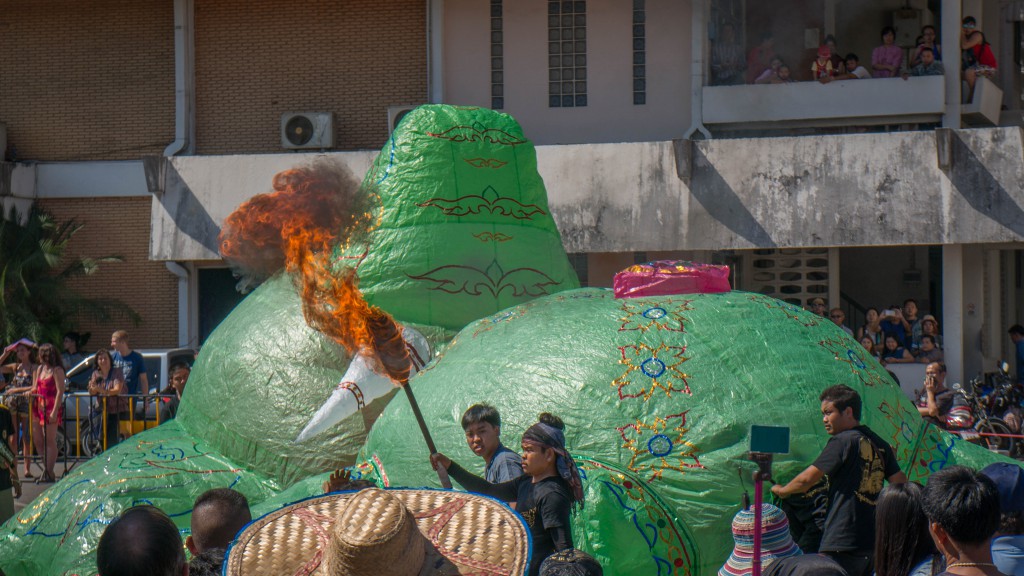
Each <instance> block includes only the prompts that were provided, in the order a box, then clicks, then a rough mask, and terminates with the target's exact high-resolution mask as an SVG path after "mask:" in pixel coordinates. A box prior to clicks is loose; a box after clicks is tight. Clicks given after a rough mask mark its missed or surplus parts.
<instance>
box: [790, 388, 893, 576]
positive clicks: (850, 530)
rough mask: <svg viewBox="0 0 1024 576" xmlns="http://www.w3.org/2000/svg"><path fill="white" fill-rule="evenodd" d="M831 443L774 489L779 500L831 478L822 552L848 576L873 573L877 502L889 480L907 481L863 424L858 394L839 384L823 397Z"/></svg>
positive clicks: (889, 449)
mask: <svg viewBox="0 0 1024 576" xmlns="http://www.w3.org/2000/svg"><path fill="white" fill-rule="evenodd" d="M819 399H820V400H821V414H822V420H823V421H824V424H825V432H827V433H828V434H829V435H830V436H832V438H829V441H828V443H827V444H826V445H825V449H824V450H822V451H821V455H819V456H818V458H817V459H816V460H815V461H814V463H813V464H811V465H810V466H808V467H807V469H805V470H804V471H803V472H801V473H800V474H798V475H797V476H796V478H793V480H791V481H790V482H789V483H788V484H786V485H785V486H782V485H781V484H776V485H774V486H772V493H773V494H775V495H776V496H778V497H780V498H787V497H789V496H791V495H793V494H802V493H804V492H806V491H807V490H809V489H810V488H811V487H812V486H814V485H815V484H817V483H818V482H819V481H820V480H821V479H822V478H823V477H824V476H828V481H829V483H828V513H827V516H826V517H825V528H824V533H823V535H822V538H821V547H820V548H819V552H821V553H823V554H827V555H828V556H831V557H832V558H833V559H834V560H835V561H836V562H838V563H839V564H840V565H842V567H843V568H844V569H845V570H846V572H847V573H848V574H849V575H850V576H866V575H868V574H871V572H872V560H873V557H874V545H875V503H876V502H877V500H878V495H879V493H880V492H881V491H882V487H883V485H884V482H885V480H888V481H889V482H890V483H893V484H898V483H902V482H906V481H907V477H906V475H905V474H903V472H902V471H901V470H900V467H899V464H897V463H896V456H895V455H894V454H893V451H892V447H891V446H889V444H888V443H886V441H885V440H883V439H882V438H881V437H879V436H878V435H877V434H875V433H874V432H873V431H871V429H870V428H868V427H867V426H863V425H861V423H860V416H861V399H860V395H859V394H857V391H856V390H854V389H853V388H850V387H849V386H844V385H842V384H838V385H835V386H831V387H829V388H826V389H825V390H824V391H823V392H822V393H821V396H820V397H819Z"/></svg>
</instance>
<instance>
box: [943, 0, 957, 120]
mask: <svg viewBox="0 0 1024 576" xmlns="http://www.w3.org/2000/svg"><path fill="white" fill-rule="evenodd" d="M960 20H961V16H960V0H942V27H941V30H942V38H941V42H940V44H942V61H943V62H945V63H946V64H947V66H946V74H945V76H944V78H945V80H946V110H945V113H944V114H943V115H942V127H943V128H959V127H960Z"/></svg>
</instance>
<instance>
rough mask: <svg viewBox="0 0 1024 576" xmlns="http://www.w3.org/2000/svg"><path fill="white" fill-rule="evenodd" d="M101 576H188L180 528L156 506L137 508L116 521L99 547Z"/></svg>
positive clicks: (106, 531)
mask: <svg viewBox="0 0 1024 576" xmlns="http://www.w3.org/2000/svg"><path fill="white" fill-rule="evenodd" d="M96 569H97V571H99V574H100V576H188V563H186V562H185V550H184V549H182V547H181V536H180V535H179V534H178V527H177V526H175V525H174V521H173V520H171V519H170V517H169V516H167V514H164V513H163V511H161V510H160V509H159V508H157V507H155V506H135V507H132V508H129V509H127V510H125V511H124V512H122V513H121V515H120V516H118V517H117V518H115V519H114V521H113V522H111V523H110V525H108V526H107V528H106V530H104V531H103V535H102V536H100V543H99V546H98V547H97V548H96Z"/></svg>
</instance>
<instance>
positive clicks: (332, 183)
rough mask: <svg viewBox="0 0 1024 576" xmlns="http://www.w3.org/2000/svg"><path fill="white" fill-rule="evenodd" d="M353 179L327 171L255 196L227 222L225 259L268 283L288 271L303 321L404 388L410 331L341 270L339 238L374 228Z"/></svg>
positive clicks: (294, 175)
mask: <svg viewBox="0 0 1024 576" xmlns="http://www.w3.org/2000/svg"><path fill="white" fill-rule="evenodd" d="M365 196H366V195H365V194H361V193H360V189H359V186H358V184H357V183H355V181H354V180H353V179H352V177H351V175H350V174H349V173H348V172H347V171H345V170H343V169H339V167H337V166H335V165H332V164H327V163H320V164H314V165H313V166H311V167H306V168H296V169H292V170H286V171H284V172H281V173H279V174H277V175H276V176H274V192H272V193H268V194H261V195H259V196H255V197H253V198H252V199H250V200H249V201H247V202H245V203H244V204H242V205H241V206H240V207H239V208H238V209H237V210H235V212H233V213H232V214H231V215H230V216H228V218H227V219H226V220H225V221H224V228H223V230H222V232H221V235H220V242H221V255H222V256H224V258H225V259H226V260H228V262H229V263H230V264H232V266H233V267H234V268H236V270H237V271H240V272H241V273H242V274H243V275H244V276H245V277H246V280H243V283H245V282H260V281H262V280H265V279H266V278H269V277H270V276H271V275H273V274H274V273H276V272H277V271H278V270H280V269H281V268H284V269H286V270H287V271H288V272H290V273H293V274H294V280H295V285H296V289H297V290H298V292H299V295H300V296H301V298H302V313H303V316H304V317H305V318H306V323H307V324H309V326H310V327H311V328H313V329H314V330H317V331H319V332H321V333H323V334H324V335H326V336H328V337H329V338H331V339H332V340H334V341H335V342H337V343H338V344H340V345H341V346H342V347H344V348H345V350H347V351H348V352H349V353H350V354H356V353H359V352H362V353H363V354H365V355H366V356H368V357H369V358H370V359H371V361H372V362H373V364H374V369H375V370H376V371H378V372H380V373H382V374H384V375H386V376H388V377H389V378H391V379H392V380H393V381H394V382H395V383H397V384H405V383H406V382H407V381H408V379H409V373H410V370H411V365H412V362H411V358H410V356H409V351H408V349H407V347H406V344H405V340H403V339H402V328H401V326H399V325H398V324H397V323H396V322H395V321H394V319H393V318H392V317H391V316H390V315H388V314H387V313H386V312H384V311H383V310H381V309H380V308H376V307H371V306H370V305H369V304H368V303H367V302H366V300H365V299H364V298H363V295H362V293H361V292H360V291H359V288H358V277H357V276H356V272H355V270H353V269H351V268H342V269H340V270H338V269H336V268H335V266H334V265H333V262H332V257H331V254H332V248H333V247H334V245H335V244H336V243H337V242H338V240H339V238H341V237H343V236H347V237H349V238H351V237H352V236H353V235H356V234H359V233H361V232H362V231H363V230H362V229H363V228H367V227H368V226H369V225H370V223H371V218H372V216H371V214H370V213H369V211H368V210H364V209H363V204H364V202H363V200H362V199H363V198H365Z"/></svg>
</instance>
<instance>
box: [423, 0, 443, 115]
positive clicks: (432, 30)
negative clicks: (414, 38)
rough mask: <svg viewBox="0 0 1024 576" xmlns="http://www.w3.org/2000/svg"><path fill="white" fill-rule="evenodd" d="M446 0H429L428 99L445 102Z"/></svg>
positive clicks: (432, 101)
mask: <svg viewBox="0 0 1024 576" xmlns="http://www.w3.org/2000/svg"><path fill="white" fill-rule="evenodd" d="M443 62H444V0H427V101H428V102H430V103H431V104H441V103H443V102H444V65H443Z"/></svg>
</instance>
